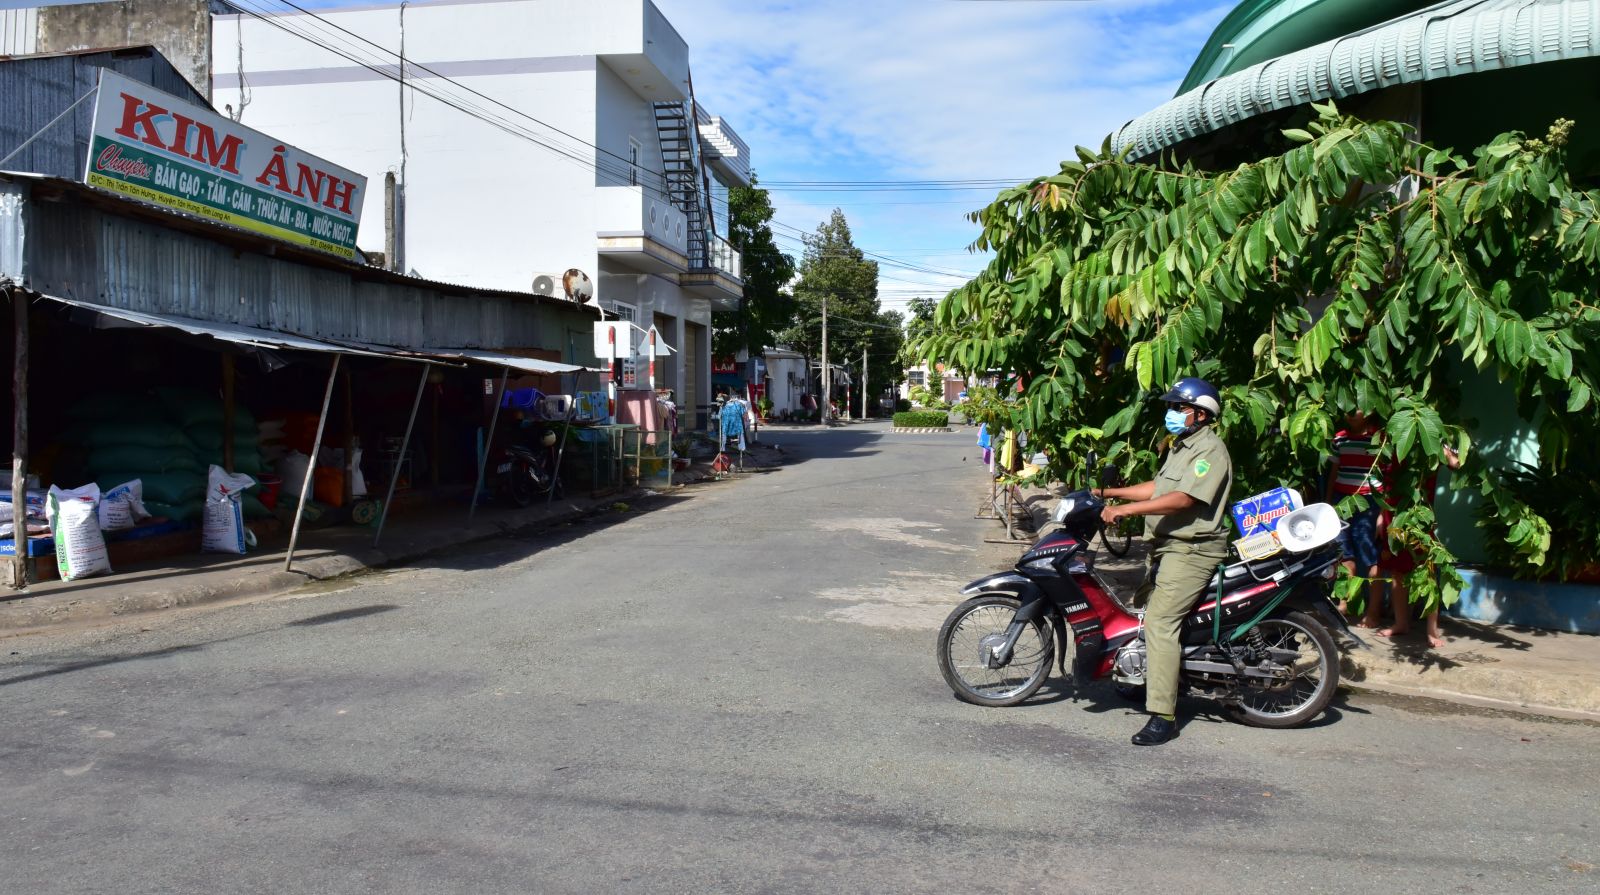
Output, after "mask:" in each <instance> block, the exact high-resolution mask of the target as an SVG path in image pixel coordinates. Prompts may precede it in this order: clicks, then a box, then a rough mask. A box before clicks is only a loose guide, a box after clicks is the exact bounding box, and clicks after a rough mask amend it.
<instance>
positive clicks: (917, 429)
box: [892, 426, 955, 435]
mask: <svg viewBox="0 0 1600 895" xmlns="http://www.w3.org/2000/svg"><path fill="white" fill-rule="evenodd" d="M892 431H893V432H894V434H896V435H932V434H934V433H936V432H954V431H955V430H954V429H951V428H950V427H949V426H944V427H942V428H941V427H939V426H895V427H894V429H893V430H892Z"/></svg>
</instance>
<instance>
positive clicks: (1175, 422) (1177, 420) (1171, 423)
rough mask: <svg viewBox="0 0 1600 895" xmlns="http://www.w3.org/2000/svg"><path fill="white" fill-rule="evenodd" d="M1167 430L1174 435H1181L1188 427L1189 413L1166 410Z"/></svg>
mask: <svg viewBox="0 0 1600 895" xmlns="http://www.w3.org/2000/svg"><path fill="white" fill-rule="evenodd" d="M1166 424H1167V431H1168V432H1171V433H1172V434H1174V435H1182V434H1183V433H1184V432H1186V431H1188V429H1189V415H1188V414H1186V413H1184V412H1183V411H1181V410H1169V411H1167V418H1166Z"/></svg>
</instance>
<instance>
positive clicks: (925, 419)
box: [894, 410, 950, 429]
mask: <svg viewBox="0 0 1600 895" xmlns="http://www.w3.org/2000/svg"><path fill="white" fill-rule="evenodd" d="M894 424H895V427H896V428H900V429H942V428H944V427H945V426H948V425H950V414H948V413H945V412H943V411H940V410H906V411H902V412H900V413H897V414H895V415H894Z"/></svg>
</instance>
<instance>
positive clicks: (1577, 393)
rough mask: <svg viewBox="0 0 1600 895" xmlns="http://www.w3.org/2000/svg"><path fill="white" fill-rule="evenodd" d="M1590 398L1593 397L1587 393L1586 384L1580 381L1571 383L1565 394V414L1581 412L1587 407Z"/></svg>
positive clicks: (1587, 386)
mask: <svg viewBox="0 0 1600 895" xmlns="http://www.w3.org/2000/svg"><path fill="white" fill-rule="evenodd" d="M1591 397H1593V395H1592V393H1591V392H1590V391H1589V384H1588V383H1586V382H1584V381H1583V380H1581V379H1580V380H1577V381H1576V382H1573V383H1572V388H1571V390H1569V391H1568V393H1567V412H1568V413H1577V412H1578V411H1580V410H1582V409H1583V408H1584V407H1585V406H1587V405H1588V403H1589V399H1590V398H1591Z"/></svg>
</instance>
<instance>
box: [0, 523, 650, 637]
mask: <svg viewBox="0 0 1600 895" xmlns="http://www.w3.org/2000/svg"><path fill="white" fill-rule="evenodd" d="M618 499H619V498H618V497H616V496H611V497H607V498H601V499H597V500H592V501H586V502H585V503H584V504H583V505H579V504H577V503H576V502H571V501H569V502H568V506H567V507H564V508H562V509H559V510H557V511H555V512H552V513H545V512H544V511H543V509H542V508H541V509H539V510H529V511H525V512H524V513H519V514H514V515H512V516H510V517H507V518H501V519H497V520H495V521H494V524H493V527H487V526H486V527H481V528H473V529H462V530H460V531H458V532H456V533H455V534H454V536H445V537H434V538H430V539H427V540H428V543H427V545H426V546H412V547H400V548H398V549H392V548H391V549H376V548H367V549H365V550H353V551H350V552H342V553H333V554H330V555H324V556H313V557H310V558H307V559H299V560H296V561H295V564H294V571H291V572H285V571H283V570H282V569H281V568H277V569H274V570H273V571H265V570H259V569H258V570H255V571H249V572H241V573H239V574H238V575H235V576H232V577H228V578H224V579H221V580H215V581H202V582H199V583H193V584H186V583H184V582H183V581H182V580H181V579H180V578H177V577H174V578H173V579H172V580H173V585H172V586H171V587H170V588H165V589H162V590H160V591H157V592H147V593H140V594H134V595H127V596H121V597H117V596H110V595H101V594H87V595H78V596H74V595H70V594H62V595H40V596H38V597H32V596H26V595H24V596H19V597H14V598H12V599H10V600H8V601H6V602H4V603H0V637H9V636H17V635H23V634H38V633H45V632H48V631H50V630H51V629H54V628H58V627H62V626H66V625H80V624H93V623H95V622H105V621H111V620H115V619H124V618H129V617H133V616H138V615H143V614H148V613H155V612H161V611H164V610H170V609H182V608H188V607H194V606H203V605H207V604H211V603H224V602H231V601H237V600H249V599H258V598H261V597H267V596H272V595H275V594H282V593H288V592H289V591H292V590H295V589H296V588H300V587H304V586H306V585H307V584H311V583H313V582H319V581H328V580H330V579H334V578H341V577H344V576H346V575H354V574H357V573H360V572H366V571H371V570H373V569H379V568H383V567H386V566H392V565H399V564H401V563H406V562H411V561H413V560H417V559H422V558H423V557H426V556H428V555H430V554H433V553H437V552H439V551H441V550H446V549H449V548H452V547H459V546H462V545H465V544H471V543H475V542H478V541H485V540H488V539H490V538H494V537H499V536H501V535H503V534H505V533H506V532H507V531H513V530H518V529H522V528H528V527H532V526H550V525H558V524H561V523H563V522H570V521H572V520H574V519H579V518H582V517H584V516H588V515H591V514H594V513H597V512H605V510H606V508H608V507H609V506H610V505H611V504H612V503H613V502H615V501H616V500H618ZM280 557H281V554H280ZM279 562H280V563H281V558H280V559H279Z"/></svg>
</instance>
